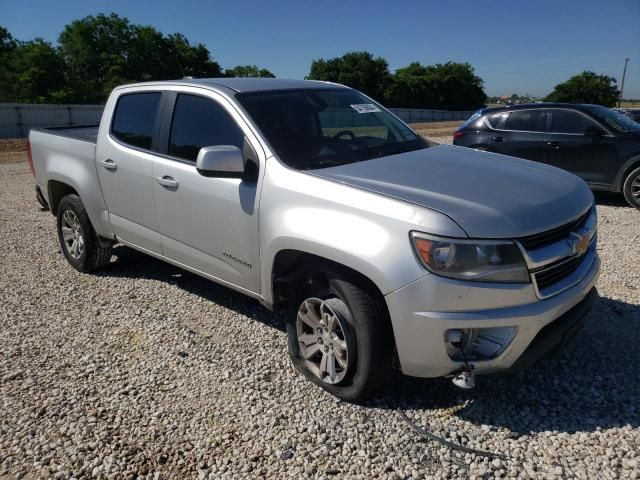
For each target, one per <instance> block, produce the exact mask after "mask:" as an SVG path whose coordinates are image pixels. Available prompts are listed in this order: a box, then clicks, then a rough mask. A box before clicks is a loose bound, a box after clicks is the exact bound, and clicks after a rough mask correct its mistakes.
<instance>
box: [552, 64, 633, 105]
mask: <svg viewBox="0 0 640 480" xmlns="http://www.w3.org/2000/svg"><path fill="white" fill-rule="evenodd" d="M619 95H620V91H619V90H618V88H617V87H616V79H615V78H613V77H609V76H607V75H598V74H596V73H594V72H589V71H586V70H585V71H584V72H582V73H581V74H579V75H575V76H573V77H571V78H570V79H569V80H567V81H566V82H564V83H560V84H558V85H556V86H555V88H554V89H553V92H551V93H550V94H549V95H547V97H546V98H545V101H547V102H564V103H593V104H596V105H603V106H605V107H613V106H615V104H616V102H617V101H618V96H619Z"/></svg>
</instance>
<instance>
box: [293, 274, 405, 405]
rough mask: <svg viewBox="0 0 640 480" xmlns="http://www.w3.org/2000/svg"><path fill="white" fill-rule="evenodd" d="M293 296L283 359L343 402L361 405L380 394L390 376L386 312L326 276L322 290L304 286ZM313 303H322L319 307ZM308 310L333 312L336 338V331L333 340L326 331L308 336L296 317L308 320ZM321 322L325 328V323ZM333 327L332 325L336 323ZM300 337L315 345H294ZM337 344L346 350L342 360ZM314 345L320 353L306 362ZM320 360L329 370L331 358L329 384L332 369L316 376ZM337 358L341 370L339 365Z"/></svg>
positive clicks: (360, 292) (368, 296)
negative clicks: (286, 356) (287, 354)
mask: <svg viewBox="0 0 640 480" xmlns="http://www.w3.org/2000/svg"><path fill="white" fill-rule="evenodd" d="M293 297H294V298H293V299H292V301H290V302H289V308H288V313H287V336H288V343H289V355H290V357H291V360H292V362H293V364H294V366H295V367H296V369H297V370H298V371H299V372H301V373H302V374H303V375H304V376H305V377H306V378H307V379H309V380H311V381H312V382H313V383H315V384H316V385H319V386H320V387H322V388H323V389H325V390H326V391H327V392H329V393H331V394H332V395H334V396H336V397H338V398H340V399H342V400H345V401H348V402H362V401H364V400H366V399H368V398H369V397H371V396H372V395H374V394H375V393H378V392H380V391H381V390H382V389H383V388H384V387H385V385H386V384H387V383H388V381H389V380H390V378H391V376H392V373H393V372H392V358H393V333H392V332H391V324H390V322H389V320H388V315H387V313H386V309H385V308H384V306H383V305H380V302H379V301H377V300H376V296H374V295H372V294H371V293H370V292H368V291H367V290H366V289H363V288H361V287H359V286H358V285H356V284H354V283H351V282H350V281H348V280H345V279H342V278H340V277H339V276H337V275H331V274H330V275H329V278H328V282H327V285H325V286H323V285H320V284H315V283H312V284H309V285H307V286H305V287H303V288H302V289H300V291H298V292H296V294H295V295H294V296H293ZM318 302H322V303H321V304H320V306H318ZM321 305H324V306H325V307H322V306H321ZM314 308H317V309H318V310H322V309H323V308H325V310H324V311H325V312H329V313H331V312H333V313H334V314H335V317H336V318H337V324H338V327H339V328H340V330H341V331H342V335H341V334H340V332H333V333H335V335H333V333H332V332H329V333H327V332H326V331H325V332H324V336H323V334H321V333H317V332H316V333H313V335H310V334H309V332H310V331H312V328H311V325H310V324H309V323H307V322H305V321H304V320H302V318H303V317H306V318H307V320H309V315H310V314H309V313H305V312H309V311H310V310H314ZM299 317H300V318H299ZM311 323H313V322H311ZM326 323H328V324H329V325H330V324H331V321H330V320H329V321H328V322H325V324H326ZM333 323H334V326H335V324H336V322H335V321H334V322H333ZM301 325H302V331H301ZM325 326H327V325H325ZM300 335H309V336H308V337H302V338H305V342H306V339H310V338H311V337H312V336H316V340H315V341H314V340H311V339H310V343H308V344H305V343H304V342H302V341H301V340H300ZM323 338H324V339H325V341H323V342H320V340H319V339H323ZM327 338H329V340H326V339H327ZM313 342H315V346H314V343H313ZM341 344H344V345H346V348H347V354H346V355H343V351H342V349H341V346H340V345H341ZM328 345H330V347H328ZM318 346H319V348H321V349H322V350H324V352H322V351H321V350H318V351H316V353H314V354H313V355H312V356H310V357H309V354H310V353H311V352H313V351H315V350H316V347H318ZM305 354H307V358H305V356H304V355H305ZM325 355H328V356H329V357H328V358H329V360H328V361H327V364H325V366H326V365H329V362H331V358H332V356H331V355H333V359H334V360H333V362H334V365H335V366H336V368H335V369H334V372H333V373H335V378H334V379H332V378H331V376H330V375H329V374H328V372H326V370H329V371H331V370H332V369H331V368H330V367H329V368H325V369H324V370H325V372H324V373H323V372H322V371H321V368H322V365H323V360H322V358H324V356H325ZM339 358H340V359H341V360H342V362H343V363H345V364H346V368H345V366H343V365H341V364H340V361H339ZM318 366H319V367H320V368H318ZM319 373H320V374H322V376H323V378H321V377H320V376H319Z"/></svg>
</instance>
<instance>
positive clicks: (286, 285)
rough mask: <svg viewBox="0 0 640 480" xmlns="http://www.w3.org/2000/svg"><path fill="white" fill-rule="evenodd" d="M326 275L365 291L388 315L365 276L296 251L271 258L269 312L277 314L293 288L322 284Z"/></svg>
mask: <svg viewBox="0 0 640 480" xmlns="http://www.w3.org/2000/svg"><path fill="white" fill-rule="evenodd" d="M330 274H338V275H340V276H341V277H343V278H344V279H346V280H349V281H350V282H352V283H354V284H357V285H359V286H361V287H362V288H364V289H366V290H367V291H369V292H370V293H371V294H372V295H373V296H374V297H376V299H377V300H378V301H380V302H381V304H382V306H383V307H384V310H385V311H386V314H387V315H388V308H387V305H386V302H385V300H384V294H383V293H382V290H381V289H380V288H379V287H378V285H377V284H376V283H375V282H374V281H373V280H372V279H371V278H369V277H368V276H367V275H365V274H363V273H361V272H360V271H358V270H356V269H355V268H352V267H350V266H348V265H345V264H344V263H340V262H337V261H335V260H332V259H330V258H327V257H323V256H320V255H316V254H313V253H309V252H305V251H302V250H296V249H283V250H280V251H279V252H278V253H277V254H276V255H275V256H274V258H273V264H272V269H271V285H270V286H271V293H272V299H273V302H272V306H273V308H274V309H276V310H277V309H281V308H283V307H284V306H285V305H286V303H287V301H288V299H289V298H290V296H291V295H292V293H293V291H294V290H295V287H294V286H295V285H296V284H299V283H300V282H305V283H306V282H322V281H326V279H327V278H328V276H329V275H330Z"/></svg>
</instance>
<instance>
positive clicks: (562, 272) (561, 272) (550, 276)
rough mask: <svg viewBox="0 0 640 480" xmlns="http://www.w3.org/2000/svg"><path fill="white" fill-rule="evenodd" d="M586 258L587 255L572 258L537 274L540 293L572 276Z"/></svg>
mask: <svg viewBox="0 0 640 480" xmlns="http://www.w3.org/2000/svg"><path fill="white" fill-rule="evenodd" d="M585 257H586V255H584V254H583V255H580V256H579V257H572V258H570V259H569V260H565V261H562V262H560V263H557V264H556V265H553V266H551V267H547V268H545V269H544V270H541V271H539V272H537V273H535V274H534V275H535V278H536V284H537V285H538V291H539V292H542V291H544V290H545V289H546V288H548V287H550V286H551V285H553V284H555V283H557V282H559V281H561V280H562V279H564V278H566V277H568V276H569V275H571V274H572V273H573V272H575V271H576V270H577V269H578V267H579V266H580V264H581V263H582V261H583V260H584V259H585Z"/></svg>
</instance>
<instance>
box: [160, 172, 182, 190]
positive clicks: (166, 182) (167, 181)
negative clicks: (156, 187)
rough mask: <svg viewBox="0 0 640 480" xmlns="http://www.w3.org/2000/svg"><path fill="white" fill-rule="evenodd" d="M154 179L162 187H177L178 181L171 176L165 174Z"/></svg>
mask: <svg viewBox="0 0 640 480" xmlns="http://www.w3.org/2000/svg"><path fill="white" fill-rule="evenodd" d="M156 181H157V182H158V183H159V184H160V185H162V186H163V187H167V188H178V182H176V181H175V180H174V179H173V177H170V176H169V175H165V176H164V177H157V178H156Z"/></svg>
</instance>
